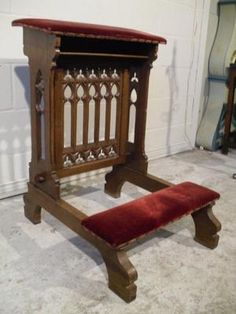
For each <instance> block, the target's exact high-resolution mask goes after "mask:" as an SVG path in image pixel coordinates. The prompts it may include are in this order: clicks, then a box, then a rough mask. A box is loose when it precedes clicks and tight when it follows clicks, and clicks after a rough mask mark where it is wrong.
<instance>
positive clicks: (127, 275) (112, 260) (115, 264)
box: [102, 249, 138, 303]
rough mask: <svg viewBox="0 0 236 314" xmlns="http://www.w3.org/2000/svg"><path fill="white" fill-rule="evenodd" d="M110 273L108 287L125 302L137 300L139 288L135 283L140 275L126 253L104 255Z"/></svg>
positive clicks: (114, 251) (118, 252)
mask: <svg viewBox="0 0 236 314" xmlns="http://www.w3.org/2000/svg"><path fill="white" fill-rule="evenodd" d="M102 256H103V259H104V262H105V264H106V267H107V272H108V286H109V288H110V289H111V290H112V291H113V292H114V293H115V294H117V295H118V296H119V297H120V298H121V299H123V300H124V301H125V302H127V303H129V302H131V301H132V300H134V299H135V298H136V290H137V287H136V285H135V284H134V281H135V280H137V278H138V274H137V271H136V269H135V268H134V266H133V265H132V264H131V262H130V260H129V259H128V256H127V253H126V252H125V251H117V250H115V249H114V250H111V251H108V252H107V253H106V254H102Z"/></svg>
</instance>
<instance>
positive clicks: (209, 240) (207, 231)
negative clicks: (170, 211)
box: [192, 205, 221, 249]
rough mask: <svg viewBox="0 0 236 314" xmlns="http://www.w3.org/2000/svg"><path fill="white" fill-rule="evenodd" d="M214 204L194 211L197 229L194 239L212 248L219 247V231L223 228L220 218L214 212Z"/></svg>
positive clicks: (193, 215)
mask: <svg viewBox="0 0 236 314" xmlns="http://www.w3.org/2000/svg"><path fill="white" fill-rule="evenodd" d="M212 206H213V205H209V206H207V207H204V208H202V209H200V210H198V211H196V212H194V213H192V217H193V221H194V224H195V230H196V233H195V237H194V240H195V241H197V242H199V243H200V244H202V245H204V246H206V247H208V248H210V249H214V248H216V247H217V245H218V242H219V236H218V234H217V232H218V231H220V229H221V224H220V222H219V220H218V219H217V218H216V217H215V216H214V214H213V212H212Z"/></svg>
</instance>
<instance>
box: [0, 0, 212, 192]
mask: <svg viewBox="0 0 236 314" xmlns="http://www.w3.org/2000/svg"><path fill="white" fill-rule="evenodd" d="M209 7H210V0H146V1H143V0H120V1H109V0H70V1H67V2H66V1H63V0H40V1H38V0H37V1H36V0H20V1H19V0H0V42H1V49H0V82H1V89H0V99H1V102H0V198H1V197H6V196H9V195H13V194H17V193H21V192H23V191H25V188H26V181H27V176H28V162H29V159H30V122H29V86H28V69H27V59H26V58H25V56H24V55H23V51H22V30H21V28H12V27H11V21H12V20H14V19H16V18H21V17H45V18H54V19H64V20H74V21H80V22H90V23H98V24H99V23H101V24H110V25H114V26H123V27H130V28H137V29H140V30H143V31H148V32H152V33H154V34H159V35H161V36H164V37H166V38H167V41H168V43H167V45H166V46H160V49H159V59H158V60H157V61H156V62H155V65H154V68H153V71H152V74H151V81H150V92H149V109H148V123H147V138H146V151H147V153H148V155H149V157H150V158H152V159H153V158H158V157H160V156H163V155H168V154H173V153H176V152H180V151H183V150H186V149H189V148H191V147H193V146H194V142H195V133H196V128H197V119H198V111H199V103H200V96H201V87H202V77H203V70H204V55H205V43H206V34H207V25H208V17H209Z"/></svg>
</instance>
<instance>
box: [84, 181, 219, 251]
mask: <svg viewBox="0 0 236 314" xmlns="http://www.w3.org/2000/svg"><path fill="white" fill-rule="evenodd" d="M219 197H220V195H219V194H218V193H217V192H215V191H213V190H210V189H208V188H205V187H203V186H200V185H198V184H195V183H191V182H183V183H181V184H177V185H174V186H171V187H169V188H165V189H162V190H160V191H157V192H154V193H152V194H148V195H146V196H144V197H141V198H139V199H137V200H134V201H131V202H129V203H126V204H123V205H120V206H117V207H114V208H111V209H109V210H106V211H104V212H101V213H98V214H95V215H92V216H90V217H87V218H85V219H84V220H83V221H82V225H83V226H84V227H85V228H87V229H89V230H90V231H91V232H93V233H94V234H95V235H97V236H98V237H100V238H102V239H103V240H105V241H106V242H108V243H109V244H111V245H112V246H115V247H117V246H119V245H122V244H124V243H127V242H129V241H131V240H133V239H136V238H138V237H140V236H142V235H144V234H146V233H149V232H151V231H153V230H155V229H157V228H159V227H161V226H164V225H166V224H168V223H169V222H172V221H174V220H176V219H179V218H181V217H182V216H184V215H187V214H190V213H192V212H194V211H196V210H198V209H200V208H203V207H205V206H207V205H209V204H210V203H212V202H214V201H215V200H216V199H218V198H219Z"/></svg>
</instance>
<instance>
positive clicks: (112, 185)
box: [104, 167, 125, 198]
mask: <svg viewBox="0 0 236 314" xmlns="http://www.w3.org/2000/svg"><path fill="white" fill-rule="evenodd" d="M105 179H106V184H105V189H104V191H105V193H107V194H109V195H111V196H112V197H114V198H118V197H120V193H121V189H122V186H123V184H124V183H125V180H124V177H123V176H122V175H121V172H120V171H119V168H118V167H113V170H112V171H111V172H109V173H108V174H107V175H106V177H105Z"/></svg>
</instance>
